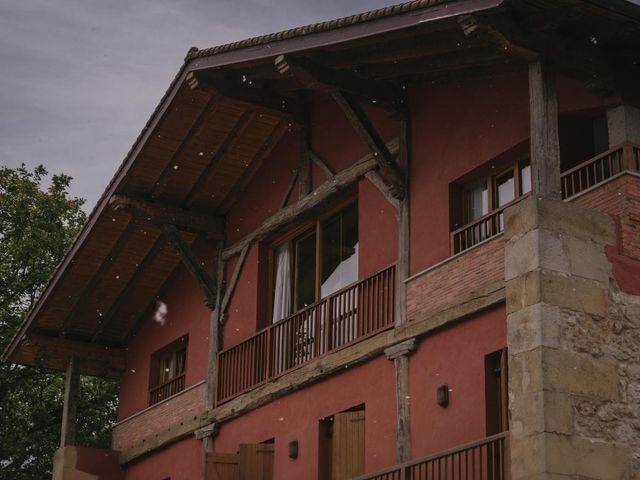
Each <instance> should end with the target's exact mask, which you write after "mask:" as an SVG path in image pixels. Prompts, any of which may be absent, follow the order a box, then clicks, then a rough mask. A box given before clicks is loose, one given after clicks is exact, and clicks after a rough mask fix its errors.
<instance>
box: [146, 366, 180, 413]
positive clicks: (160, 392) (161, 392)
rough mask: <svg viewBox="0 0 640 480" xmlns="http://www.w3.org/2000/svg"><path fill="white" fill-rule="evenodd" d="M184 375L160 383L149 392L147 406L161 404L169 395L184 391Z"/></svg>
mask: <svg viewBox="0 0 640 480" xmlns="http://www.w3.org/2000/svg"><path fill="white" fill-rule="evenodd" d="M184 385H185V374H184V373H183V374H182V375H178V376H177V377H174V378H172V379H171V380H169V381H168V382H165V383H162V384H160V385H158V386H157V387H154V388H152V389H151V390H149V405H153V404H155V403H158V402H161V401H162V400H164V399H165V398H169V397H170V396H171V395H175V394H176V393H178V392H180V391H182V390H184Z"/></svg>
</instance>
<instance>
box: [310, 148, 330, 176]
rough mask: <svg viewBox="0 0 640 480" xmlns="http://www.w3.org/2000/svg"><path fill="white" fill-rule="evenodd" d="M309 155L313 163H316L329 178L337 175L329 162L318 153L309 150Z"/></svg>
mask: <svg viewBox="0 0 640 480" xmlns="http://www.w3.org/2000/svg"><path fill="white" fill-rule="evenodd" d="M307 155H309V158H311V161H312V162H313V163H315V164H316V165H317V167H318V168H319V169H320V170H322V171H323V172H324V173H325V174H326V175H327V177H333V176H334V175H335V172H334V171H333V170H332V169H331V167H330V166H329V165H328V164H327V162H326V161H325V160H324V159H323V158H322V157H321V156H320V155H318V154H317V153H316V152H314V151H313V150H309V151H308V152H307Z"/></svg>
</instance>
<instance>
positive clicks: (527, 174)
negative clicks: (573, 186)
mask: <svg viewBox="0 0 640 480" xmlns="http://www.w3.org/2000/svg"><path fill="white" fill-rule="evenodd" d="M512 158H513V157H512ZM500 165H501V168H499V169H498V168H496V166H495V165H485V166H484V167H483V168H482V169H480V172H483V171H484V172H486V171H487V170H488V169H489V168H491V171H492V173H491V174H490V175H487V174H486V173H485V174H484V175H483V174H482V173H480V174H478V175H475V178H474V179H472V180H463V181H460V182H456V183H454V184H452V189H451V192H452V196H451V229H452V233H451V250H452V252H451V253H454V254H455V253H459V252H462V251H463V250H466V249H467V248H470V247H472V246H474V245H476V244H478V243H480V242H482V241H483V240H486V239H488V238H490V237H492V236H493V235H496V234H498V233H500V232H502V230H503V229H504V217H503V213H502V210H503V209H504V207H505V206H507V205H509V204H510V203H511V202H514V201H515V200H517V199H518V198H520V197H522V196H523V195H526V194H527V193H529V192H530V191H531V165H530V163H529V159H528V158H526V157H525V158H523V157H522V156H521V157H520V159H519V160H516V161H513V160H512V161H511V162H510V163H508V164H506V165H505V163H504V162H500Z"/></svg>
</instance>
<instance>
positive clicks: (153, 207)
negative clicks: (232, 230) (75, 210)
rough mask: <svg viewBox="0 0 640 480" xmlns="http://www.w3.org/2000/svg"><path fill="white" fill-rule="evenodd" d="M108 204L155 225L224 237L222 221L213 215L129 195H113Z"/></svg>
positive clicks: (211, 236)
mask: <svg viewBox="0 0 640 480" xmlns="http://www.w3.org/2000/svg"><path fill="white" fill-rule="evenodd" d="M109 204H110V205H111V208H113V209H114V210H116V211H117V210H127V211H129V212H131V214H133V216H134V217H136V218H138V219H140V220H143V221H149V222H151V223H154V224H156V225H165V224H171V225H174V226H176V227H179V228H180V229H184V230H187V231H191V232H196V233H206V234H207V235H208V236H209V238H213V237H216V238H218V237H220V236H222V235H224V220H223V219H222V218H220V217H216V216H214V215H203V214H201V213H196V212H192V211H189V210H186V209H184V208H181V207H178V206H175V205H168V204H163V203H159V202H150V201H147V200H145V199H143V198H141V197H133V196H129V195H118V194H116V195H113V196H112V197H111V200H109Z"/></svg>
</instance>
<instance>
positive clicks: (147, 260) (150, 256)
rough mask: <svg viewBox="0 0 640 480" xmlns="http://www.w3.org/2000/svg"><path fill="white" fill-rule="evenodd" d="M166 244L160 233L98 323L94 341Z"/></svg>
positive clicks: (114, 316) (93, 337) (93, 336)
mask: <svg viewBox="0 0 640 480" xmlns="http://www.w3.org/2000/svg"><path fill="white" fill-rule="evenodd" d="M165 244H166V240H165V239H164V237H163V236H162V235H160V236H159V237H158V239H157V240H156V241H155V243H154V244H153V246H152V247H151V249H150V250H149V251H148V252H147V254H146V255H145V256H144V259H143V260H142V262H140V265H138V268H137V269H136V271H135V272H134V273H133V275H132V276H131V277H130V278H129V280H127V282H126V283H125V285H124V287H123V288H122V290H120V293H119V295H118V297H117V298H116V301H115V302H113V304H111V307H110V308H109V311H108V312H107V313H106V314H105V315H104V316H103V317H102V323H101V324H99V325H98V328H97V329H96V330H95V332H94V333H93V335H92V337H91V341H92V342H96V341H97V340H98V339H99V338H100V336H101V335H102V333H103V332H104V331H105V329H106V328H107V327H108V326H109V325H110V324H111V322H112V321H113V319H114V318H116V315H117V313H118V311H119V310H120V307H121V306H122V304H123V303H124V301H125V300H126V298H127V296H128V295H129V293H130V292H131V291H132V290H133V287H134V285H135V283H136V281H137V280H138V278H139V277H140V276H141V275H142V274H143V273H144V272H145V271H146V269H147V268H148V267H149V265H151V263H153V261H154V260H155V258H156V256H157V255H158V253H159V252H160V251H161V250H162V248H163V247H164V246H165Z"/></svg>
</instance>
